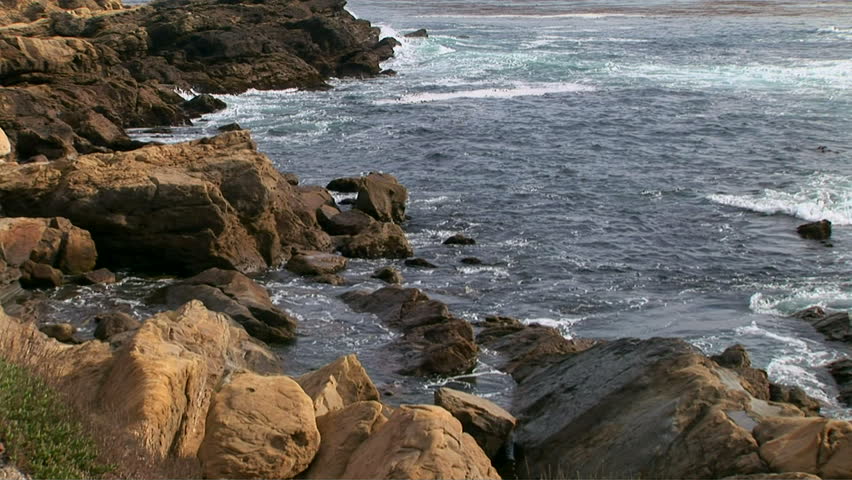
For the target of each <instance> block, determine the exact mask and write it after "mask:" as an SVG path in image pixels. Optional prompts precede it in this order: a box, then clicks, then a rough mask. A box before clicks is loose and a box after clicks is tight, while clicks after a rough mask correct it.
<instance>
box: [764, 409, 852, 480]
mask: <svg viewBox="0 0 852 480" xmlns="http://www.w3.org/2000/svg"><path fill="white" fill-rule="evenodd" d="M754 436H755V438H756V439H757V441H758V442H759V443H760V456H761V458H763V459H764V460H765V461H766V463H768V464H769V467H770V468H771V469H772V470H773V471H775V472H781V473H783V472H806V473H811V474H814V475H819V476H820V477H822V478H852V424H850V422H849V421H848V420H831V419H827V418H818V417H808V418H772V419H768V420H765V421H763V422H761V423H760V425H758V426H757V427H755V429H754Z"/></svg>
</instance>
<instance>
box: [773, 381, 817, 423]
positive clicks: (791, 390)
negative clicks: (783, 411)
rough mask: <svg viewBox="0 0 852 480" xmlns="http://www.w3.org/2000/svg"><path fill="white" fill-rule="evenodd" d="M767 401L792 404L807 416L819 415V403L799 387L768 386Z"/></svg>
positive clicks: (775, 384) (774, 384)
mask: <svg viewBox="0 0 852 480" xmlns="http://www.w3.org/2000/svg"><path fill="white" fill-rule="evenodd" d="M769 400H772V401H773V402H784V403H790V404H793V405H795V406H797V407H799V408H800V409H801V410H802V411H803V412H805V414H806V415H808V416H816V415H819V411H820V408H821V406H820V404H819V401H817V400H815V399H813V398H811V397H809V396H808V394H807V393H805V391H804V390H802V389H801V388H800V387H795V386H788V385H780V384H777V383H772V384H770V385H769Z"/></svg>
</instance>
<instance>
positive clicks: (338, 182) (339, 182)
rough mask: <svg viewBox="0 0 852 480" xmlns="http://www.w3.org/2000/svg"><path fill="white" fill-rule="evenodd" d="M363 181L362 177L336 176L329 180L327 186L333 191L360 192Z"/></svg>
mask: <svg viewBox="0 0 852 480" xmlns="http://www.w3.org/2000/svg"><path fill="white" fill-rule="evenodd" d="M363 183H364V179H363V178H362V177H345V178H335V179H334V180H332V181H330V182H328V185H326V186H325V188H327V189H329V190H331V191H332V192H342V193H358V190H359V189H360V188H361V185H362V184H363Z"/></svg>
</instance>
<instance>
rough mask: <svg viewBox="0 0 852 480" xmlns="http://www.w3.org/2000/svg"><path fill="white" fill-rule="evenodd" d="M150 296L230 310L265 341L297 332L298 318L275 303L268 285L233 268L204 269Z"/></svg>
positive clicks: (168, 302)
mask: <svg viewBox="0 0 852 480" xmlns="http://www.w3.org/2000/svg"><path fill="white" fill-rule="evenodd" d="M149 300H150V301H151V302H154V303H164V304H166V305H168V306H169V307H170V308H177V307H178V306H180V305H183V304H184V303H186V302H188V301H190V300H199V301H201V302H202V303H203V304H204V306H205V307H207V308H208V309H210V310H212V311H214V312H221V313H225V314H227V315H228V316H230V317H231V318H232V319H234V320H235V321H236V322H237V323H239V324H240V325H242V326H243V327H244V328H245V329H246V331H247V332H248V333H249V334H251V335H252V336H253V337H256V338H259V339H261V340H263V341H266V342H287V341H290V340H293V339H294V338H295V336H296V320H295V319H294V318H293V317H292V316H290V315H289V314H287V313H286V312H284V311H282V310H280V309H279V308H277V307H275V306H274V305H273V304H272V300H270V298H269V293H267V291H266V289H264V288H263V287H261V286H260V285H258V284H256V283H255V282H254V281H252V280H251V279H250V278H248V277H246V276H245V275H243V274H241V273H239V272H236V271H234V270H222V269H218V268H211V269H209V270H205V271H204V272H202V273H200V274H198V275H196V276H194V277H192V278H188V279H185V280H181V281H180V282H177V283H175V284H173V285H169V286H167V287H164V288H162V289H160V290H159V291H157V292H156V293H155V294H154V295H153V296H152V297H151V298H150V299H149Z"/></svg>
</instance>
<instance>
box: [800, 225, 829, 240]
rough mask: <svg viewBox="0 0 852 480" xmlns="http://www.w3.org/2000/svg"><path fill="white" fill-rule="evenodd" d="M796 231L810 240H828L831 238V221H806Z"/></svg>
mask: <svg viewBox="0 0 852 480" xmlns="http://www.w3.org/2000/svg"><path fill="white" fill-rule="evenodd" d="M796 232H797V233H798V234H799V236H800V237H802V238H807V239H809V240H828V239H829V238H831V222H829V221H828V220H820V221H819V222H813V223H806V224H804V225H799V226H798V227H797V228H796Z"/></svg>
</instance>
